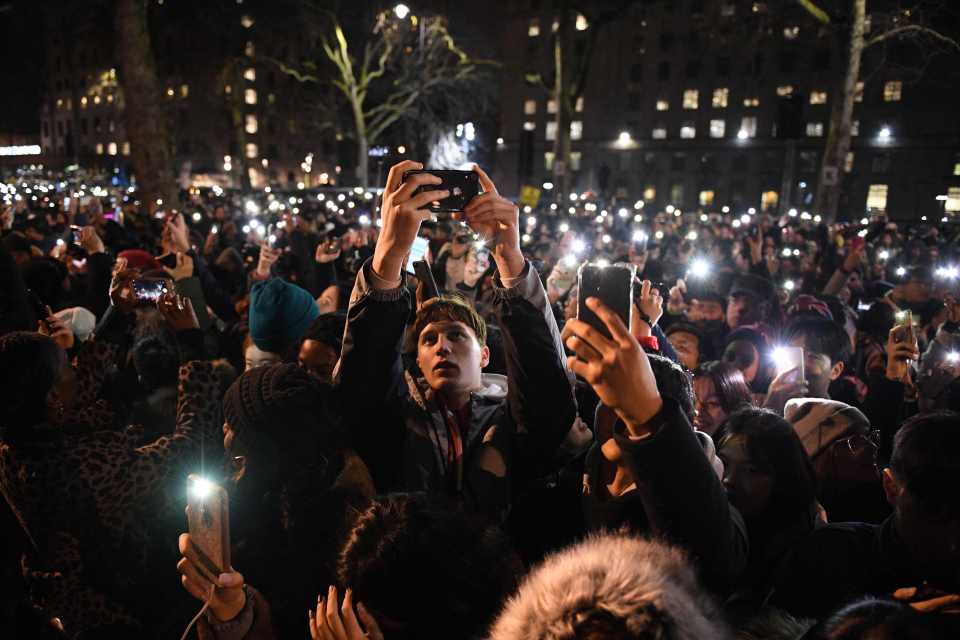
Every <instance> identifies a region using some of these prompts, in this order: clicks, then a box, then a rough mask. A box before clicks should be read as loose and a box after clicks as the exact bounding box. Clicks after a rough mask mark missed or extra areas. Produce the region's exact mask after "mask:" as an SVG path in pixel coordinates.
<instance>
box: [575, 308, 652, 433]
mask: <svg viewBox="0 0 960 640" xmlns="http://www.w3.org/2000/svg"><path fill="white" fill-rule="evenodd" d="M586 305H587V307H588V308H589V309H590V310H591V311H593V313H595V314H596V315H597V317H599V318H600V319H601V320H602V321H603V323H604V324H605V326H606V328H607V330H608V331H609V332H610V336H611V337H610V338H607V337H606V336H604V335H603V334H602V333H601V332H600V331H598V330H597V329H595V328H593V327H591V326H590V325H589V324H587V323H586V322H583V321H582V320H569V321H568V322H567V324H566V326H565V327H564V329H563V334H562V338H563V341H564V344H566V346H567V348H568V349H570V350H571V351H573V353H574V354H575V355H573V356H570V357H569V358H567V367H568V368H569V369H570V370H571V371H573V372H574V373H575V374H577V375H578V376H580V377H581V378H583V379H584V380H586V381H587V382H588V383H589V384H590V386H592V387H593V390H594V391H596V392H597V396H598V397H599V398H600V401H601V402H603V404H604V405H606V406H608V407H610V408H611V409H613V410H614V412H616V414H617V415H618V416H619V417H620V419H621V420H623V421H624V423H625V424H626V426H627V430H628V431H629V433H630V435H631V436H632V437H643V436H645V435H649V433H650V431H649V427H648V426H647V423H649V422H650V420H651V419H652V418H653V417H654V416H656V415H657V414H658V413H659V412H660V409H661V407H663V399H662V398H661V397H660V390H659V389H658V388H657V380H656V378H655V377H654V375H653V370H652V369H651V368H650V361H649V360H648V359H647V354H646V353H644V351H643V349H642V348H641V347H640V343H638V342H637V340H636V338H634V337H633V336H632V335H630V331H629V330H628V329H627V326H626V325H625V324H624V322H623V320H621V319H620V317H619V316H618V315H617V314H616V313H615V312H614V311H613V310H612V309H610V308H609V307H608V306H606V305H605V304H603V302H601V301H600V300H599V299H597V298H593V297H590V298H588V299H587V300H586Z"/></svg>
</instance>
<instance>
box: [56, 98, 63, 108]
mask: <svg viewBox="0 0 960 640" xmlns="http://www.w3.org/2000/svg"><path fill="white" fill-rule="evenodd" d="M62 108H63V98H57V109H62Z"/></svg>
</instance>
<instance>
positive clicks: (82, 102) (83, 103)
mask: <svg viewBox="0 0 960 640" xmlns="http://www.w3.org/2000/svg"><path fill="white" fill-rule="evenodd" d="M80 108H81V109H86V108H87V96H83V97H82V98H80Z"/></svg>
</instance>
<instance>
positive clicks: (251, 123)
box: [244, 113, 257, 134]
mask: <svg viewBox="0 0 960 640" xmlns="http://www.w3.org/2000/svg"><path fill="white" fill-rule="evenodd" d="M244 130H245V131H246V132H247V133H250V134H253V133H256V132H257V116H255V115H253V114H252V113H248V114H247V116H246V122H245V125H244Z"/></svg>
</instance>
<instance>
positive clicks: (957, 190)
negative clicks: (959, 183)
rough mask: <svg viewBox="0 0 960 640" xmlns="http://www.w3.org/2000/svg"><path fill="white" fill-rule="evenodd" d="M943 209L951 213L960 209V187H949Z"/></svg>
mask: <svg viewBox="0 0 960 640" xmlns="http://www.w3.org/2000/svg"><path fill="white" fill-rule="evenodd" d="M943 210H944V211H947V212H949V213H957V212H958V211H960V187H949V188H948V189H947V201H946V202H944V203H943Z"/></svg>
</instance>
